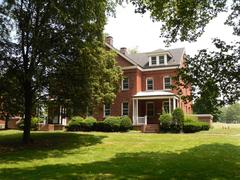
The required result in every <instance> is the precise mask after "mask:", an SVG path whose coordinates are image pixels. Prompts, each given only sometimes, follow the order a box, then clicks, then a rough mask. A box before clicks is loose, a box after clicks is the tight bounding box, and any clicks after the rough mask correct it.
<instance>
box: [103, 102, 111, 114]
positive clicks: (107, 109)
mask: <svg viewBox="0 0 240 180" xmlns="http://www.w3.org/2000/svg"><path fill="white" fill-rule="evenodd" d="M110 115H111V105H110V104H104V105H103V116H104V117H106V116H110Z"/></svg>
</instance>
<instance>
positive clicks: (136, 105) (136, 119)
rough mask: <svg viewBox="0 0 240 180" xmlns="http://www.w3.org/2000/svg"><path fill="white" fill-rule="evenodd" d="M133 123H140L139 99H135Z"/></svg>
mask: <svg viewBox="0 0 240 180" xmlns="http://www.w3.org/2000/svg"><path fill="white" fill-rule="evenodd" d="M133 124H134V125H136V124H138V99H133Z"/></svg>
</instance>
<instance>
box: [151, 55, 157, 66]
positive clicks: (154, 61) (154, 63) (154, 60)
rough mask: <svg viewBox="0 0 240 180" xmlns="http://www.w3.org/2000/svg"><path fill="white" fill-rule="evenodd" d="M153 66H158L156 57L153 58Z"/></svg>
mask: <svg viewBox="0 0 240 180" xmlns="http://www.w3.org/2000/svg"><path fill="white" fill-rule="evenodd" d="M151 65H152V66H155V65H157V57H156V56H152V57H151Z"/></svg>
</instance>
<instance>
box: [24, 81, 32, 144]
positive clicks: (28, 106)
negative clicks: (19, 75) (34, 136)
mask: <svg viewBox="0 0 240 180" xmlns="http://www.w3.org/2000/svg"><path fill="white" fill-rule="evenodd" d="M24 99H25V104H24V107H25V113H24V114H25V118H24V131H23V143H24V144H29V143H30V142H31V136H30V130H31V115H32V89H31V82H29V81H28V82H26V83H25V85H24Z"/></svg>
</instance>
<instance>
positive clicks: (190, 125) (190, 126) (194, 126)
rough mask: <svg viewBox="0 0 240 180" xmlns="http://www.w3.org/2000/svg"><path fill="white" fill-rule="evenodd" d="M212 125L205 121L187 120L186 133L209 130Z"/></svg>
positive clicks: (184, 130)
mask: <svg viewBox="0 0 240 180" xmlns="http://www.w3.org/2000/svg"><path fill="white" fill-rule="evenodd" d="M209 128H210V126H209V124H208V123H205V122H186V123H184V125H183V132H184V133H194V132H198V131H202V130H209Z"/></svg>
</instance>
